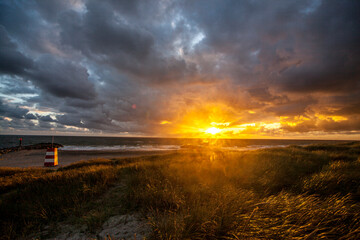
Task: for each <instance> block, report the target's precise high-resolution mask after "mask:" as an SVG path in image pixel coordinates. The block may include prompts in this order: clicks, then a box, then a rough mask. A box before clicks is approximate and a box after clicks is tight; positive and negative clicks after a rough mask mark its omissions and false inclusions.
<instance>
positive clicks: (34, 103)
mask: <svg viewBox="0 0 360 240" xmlns="http://www.w3.org/2000/svg"><path fill="white" fill-rule="evenodd" d="M358 9H360V2H359V1H356V0H354V1H351V0H349V1H333V0H329V1H321V0H306V1H288V0H282V1H276V2H269V1H258V0H255V1H240V0H226V1H218V0H207V1H190V0H189V1H175V0H170V1H116V0H107V1H93V0H71V1H70V0H69V1H53V0H51V1H41V0H39V1H38V0H31V1H0V46H1V48H0V74H1V76H0V81H1V82H0V83H1V84H0V90H1V94H3V95H5V97H6V96H8V100H9V99H10V100H11V97H13V99H12V100H11V101H13V102H11V101H10V100H9V101H8V102H4V103H2V104H1V105H0V110H1V112H0V115H1V116H2V117H4V116H6V117H9V118H14V120H13V122H12V121H10V122H9V121H7V120H4V118H2V120H1V121H3V122H6V124H7V125H6V124H5V125H6V126H8V127H14V126H15V127H18V128H21V127H20V126H21V124H24V126H23V128H25V126H27V127H29V128H31V129H41V130H43V129H46V128H53V127H56V126H58V128H59V129H60V128H61V129H63V130H64V131H66V128H65V126H67V127H69V126H70V127H77V128H80V129H82V128H83V129H88V130H89V131H104V132H109V133H110V132H111V133H121V132H130V133H143V134H144V133H146V134H149V135H154V134H156V133H157V132H158V131H161V130H160V129H161V128H160V127H159V126H158V125H159V122H161V121H163V120H169V121H174V122H176V121H180V118H181V117H183V115H184V114H186V112H187V109H188V108H191V109H192V108H195V107H198V108H200V109H201V108H202V106H205V105H206V103H211V104H215V103H218V104H222V105H224V106H228V107H229V108H231V110H229V112H231V115H232V116H233V117H234V119H233V123H232V124H233V125H235V124H242V123H248V122H252V121H258V122H259V121H265V120H267V119H271V118H274V117H281V116H283V117H288V118H289V119H292V120H294V121H295V119H299V117H300V116H303V117H305V118H308V119H310V120H306V121H304V122H303V123H301V124H300V123H299V124H298V126H290V125H286V124H284V125H283V128H284V130H286V131H290V132H294V131H295V132H306V131H316V130H319V131H336V129H337V128H338V129H339V131H340V130H341V131H351V130H358V126H359V122H360V117H359V115H360V112H359V107H358V106H359V104H360V102H359V99H360V45H359V42H360V28H359V26H360V17H359V16H360V14H359V10H358ZM26 94H28V95H26ZM10 102H11V103H10ZM21 107H26V108H21ZM28 109H29V110H28ZM35 110H41V111H43V112H45V113H41V114H40V115H39V114H37V113H36V111H35ZM253 110H254V111H253ZM249 111H250V112H256V114H255V113H249ZM49 112H52V114H51V116H50V115H49ZM316 114H322V115H329V116H337V115H339V116H344V119H345V118H346V119H347V120H343V121H340V122H337V121H334V120H331V118H329V119H330V120H329V119H327V120H326V118H325V117H322V118H321V117H319V116H318V115H316ZM315 115H316V116H315ZM55 116H56V118H55ZM15 119H18V120H16V121H15ZM33 120H38V121H39V125H36V124H35V125H34V126H33V125H32V124H34V122H36V121H33ZM180 122H181V121H180ZM50 123H51V124H50ZM5 125H4V124H2V125H1V126H2V128H3V129H6V127H4V126H5ZM40 125H41V126H40ZM74 129H76V128H74ZM249 131H250V129H249ZM264 131H265V130H264Z"/></svg>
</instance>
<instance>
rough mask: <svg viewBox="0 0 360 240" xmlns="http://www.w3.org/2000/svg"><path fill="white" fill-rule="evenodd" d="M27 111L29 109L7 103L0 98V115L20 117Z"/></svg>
mask: <svg viewBox="0 0 360 240" xmlns="http://www.w3.org/2000/svg"><path fill="white" fill-rule="evenodd" d="M28 112H29V110H27V109H24V108H20V107H19V106H14V105H9V104H6V103H4V102H3V101H2V100H1V99H0V115H1V116H6V117H10V118H19V119H22V118H24V116H25V115H26V114H27V113H28Z"/></svg>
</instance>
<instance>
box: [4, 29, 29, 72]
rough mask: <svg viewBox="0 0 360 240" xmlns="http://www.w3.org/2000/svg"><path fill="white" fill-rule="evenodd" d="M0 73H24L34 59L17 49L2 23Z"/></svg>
mask: <svg viewBox="0 0 360 240" xmlns="http://www.w3.org/2000/svg"><path fill="white" fill-rule="evenodd" d="M0 46H1V48H0V73H3V74H20V75H21V74H23V73H24V72H25V70H26V69H29V68H31V67H32V61H31V60H30V59H29V58H27V57H26V56H24V55H23V54H22V53H20V52H19V51H18V50H17V46H16V44H15V43H14V42H12V41H11V40H10V38H9V36H8V34H7V33H6V30H5V28H4V26H2V25H0Z"/></svg>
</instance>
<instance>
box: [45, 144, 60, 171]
mask: <svg viewBox="0 0 360 240" xmlns="http://www.w3.org/2000/svg"><path fill="white" fill-rule="evenodd" d="M57 165H58V149H57V148H48V149H47V150H46V155H45V162H44V167H54V166H57Z"/></svg>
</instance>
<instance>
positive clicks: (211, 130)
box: [205, 127, 221, 135]
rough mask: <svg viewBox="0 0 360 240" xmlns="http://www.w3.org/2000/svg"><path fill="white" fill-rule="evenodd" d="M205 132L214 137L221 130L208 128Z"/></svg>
mask: <svg viewBox="0 0 360 240" xmlns="http://www.w3.org/2000/svg"><path fill="white" fill-rule="evenodd" d="M205 132H206V133H210V134H213V135H215V134H217V133H219V132H221V129H219V128H216V127H211V128H208V129H207V130H206V131H205Z"/></svg>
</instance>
